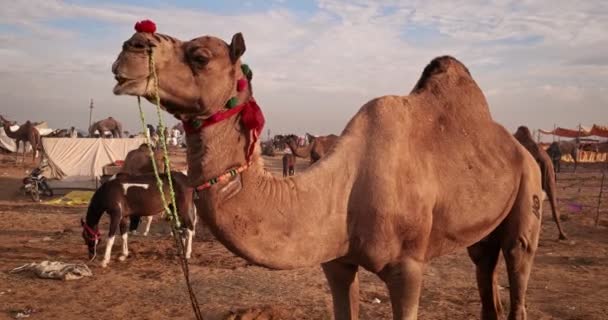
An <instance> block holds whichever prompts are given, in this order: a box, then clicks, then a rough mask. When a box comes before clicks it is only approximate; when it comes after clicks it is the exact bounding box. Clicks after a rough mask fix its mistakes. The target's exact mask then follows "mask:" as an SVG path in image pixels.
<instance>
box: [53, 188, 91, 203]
mask: <svg viewBox="0 0 608 320" xmlns="http://www.w3.org/2000/svg"><path fill="white" fill-rule="evenodd" d="M93 193H94V192H93V191H70V192H68V193H67V194H66V195H64V196H63V197H60V198H57V199H53V200H49V201H47V202H45V204H56V205H62V206H78V205H87V204H89V202H90V201H91V198H92V197H93Z"/></svg>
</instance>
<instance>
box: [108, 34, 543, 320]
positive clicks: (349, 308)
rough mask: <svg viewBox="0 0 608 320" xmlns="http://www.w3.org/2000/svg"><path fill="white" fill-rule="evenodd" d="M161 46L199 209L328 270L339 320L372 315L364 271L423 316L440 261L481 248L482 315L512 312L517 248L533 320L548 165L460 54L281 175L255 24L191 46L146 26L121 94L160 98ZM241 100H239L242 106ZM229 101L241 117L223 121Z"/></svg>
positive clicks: (265, 256) (226, 226) (519, 315)
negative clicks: (495, 116) (429, 279)
mask: <svg viewBox="0 0 608 320" xmlns="http://www.w3.org/2000/svg"><path fill="white" fill-rule="evenodd" d="M148 52H151V53H150V54H152V55H153V59H155V62H156V74H157V75H158V78H159V80H160V88H159V90H158V97H159V98H160V101H161V105H162V106H163V108H164V109H165V110H167V111H168V112H170V113H171V114H173V115H174V116H176V117H178V118H180V119H182V121H184V122H185V124H188V128H189V129H188V130H186V131H187V137H186V139H187V145H188V149H187V155H188V171H189V172H188V177H189V179H191V180H190V182H191V184H192V185H196V186H198V187H197V193H198V195H199V199H197V200H196V205H197V211H198V213H199V214H200V215H201V217H202V218H203V219H204V221H205V223H207V224H208V225H209V227H210V229H211V231H212V232H213V233H214V235H215V236H216V237H217V239H218V240H219V241H221V242H222V243H223V244H224V245H225V246H226V247H227V248H228V249H230V250H231V251H232V252H234V253H236V254H237V255H239V256H241V257H243V258H245V259H247V260H249V261H251V262H253V263H256V264H258V265H262V266H265V267H268V268H273V269H293V268H299V267H306V266H312V265H315V264H322V267H323V270H324V272H325V274H326V277H327V280H328V283H329V286H330V288H331V292H332V297H333V303H334V313H335V318H336V319H338V320H340V319H357V318H358V313H359V306H358V305H359V280H358V276H357V271H358V268H359V267H363V268H365V269H367V270H369V271H371V272H374V273H376V274H377V275H378V276H380V278H381V279H382V280H383V281H384V282H385V283H386V285H387V287H388V291H389V295H390V299H391V305H392V308H393V318H394V319H416V318H417V314H418V303H419V297H420V290H421V288H422V278H423V277H422V275H423V272H424V269H425V266H426V265H427V263H428V262H429V261H430V260H431V259H432V258H434V257H437V256H440V255H444V254H447V253H450V252H454V251H455V250H457V249H459V248H463V247H467V248H468V250H469V255H470V256H471V258H472V260H473V261H474V263H475V265H476V268H477V269H476V272H477V282H478V286H479V293H480V295H481V301H482V318H483V319H497V318H499V317H500V314H501V313H502V306H501V303H500V297H499V291H498V286H497V279H496V277H497V272H496V264H497V261H498V255H499V252H500V251H501V250H502V252H503V255H504V258H505V259H504V260H505V262H506V265H507V271H508V274H509V291H510V297H511V303H510V315H509V318H510V319H525V318H526V299H525V298H526V289H527V285H528V279H529V276H530V271H531V269H532V262H533V258H534V255H535V252H536V249H537V245H538V238H539V231H540V222H541V215H540V212H541V210H542V202H541V200H540V199H541V197H542V192H543V191H542V186H541V176H540V171H539V170H538V167H537V164H536V162H535V161H534V158H533V157H532V156H531V155H530V154H529V152H527V151H526V150H525V149H524V147H523V146H521V145H520V144H519V143H518V142H517V141H516V140H515V138H514V137H513V136H512V135H511V134H510V133H509V132H508V131H507V130H506V129H505V128H504V127H502V126H501V125H499V124H497V123H496V122H494V121H493V120H492V118H491V115H490V111H489V107H488V105H487V102H486V99H485V97H484V95H483V93H482V92H481V90H480V89H479V87H478V86H477V84H476V83H475V81H474V80H473V78H472V77H471V75H470V73H469V71H468V70H467V68H466V67H465V66H464V65H463V64H461V63H460V62H459V61H457V60H456V59H454V58H452V57H447V56H446V57H439V58H436V59H434V60H432V61H431V63H430V64H429V65H428V66H427V67H426V68H425V69H424V71H423V73H422V76H421V78H420V80H419V81H418V83H417V84H416V86H415V87H414V89H413V90H412V92H411V93H410V94H409V95H407V96H383V97H379V98H376V99H373V100H371V101H369V102H367V103H366V104H365V105H363V106H362V108H361V109H360V110H359V112H357V114H355V115H354V117H353V118H352V119H351V120H350V121H349V123H348V124H347V126H346V128H345V129H344V130H343V131H342V134H341V135H340V138H339V139H338V141H337V142H336V145H335V146H334V148H332V150H331V151H330V152H329V153H328V154H327V155H326V156H324V157H323V158H322V159H321V160H320V161H319V162H317V163H316V165H315V166H314V167H312V168H311V169H310V170H306V171H305V172H303V173H301V174H299V175H296V176H293V177H288V178H280V177H275V176H273V175H272V174H271V173H269V172H267V171H266V170H265V168H264V163H263V159H262V157H261V156H260V151H259V142H255V141H256V140H255V138H256V137H257V136H258V135H259V134H260V131H261V127H262V126H263V121H262V119H261V118H260V115H261V111H260V110H259V109H257V104H256V102H255V100H254V99H253V96H252V90H251V73H250V72H248V71H249V69H248V68H247V67H244V66H242V65H241V61H240V57H241V55H242V54H243V53H244V52H245V42H244V39H243V36H242V35H241V34H240V33H237V34H235V35H234V36H233V38H232V42H231V43H230V44H227V43H226V42H224V41H223V40H221V39H219V38H216V37H212V36H204V37H199V38H195V39H193V40H190V41H180V40H178V39H175V38H172V37H169V36H166V35H161V34H157V33H145V32H137V33H135V34H134V35H133V36H132V37H131V38H130V39H128V40H127V41H125V42H124V44H123V49H122V52H121V53H120V55H119V56H118V58H117V60H116V61H115V62H114V64H113V66H112V71H113V73H114V76H115V79H116V80H117V84H116V86H115V87H114V90H113V91H114V93H115V94H117V95H133V96H143V97H145V98H146V99H147V100H148V101H151V102H153V101H154V100H155V99H154V97H156V95H157V92H156V91H155V90H154V89H153V88H154V86H153V85H152V84H151V83H152V82H151V81H153V77H152V76H151V73H150V70H149V68H150V66H149V64H148V59H146V54H147V53H148ZM245 78H246V80H245ZM243 80H245V81H246V82H245V83H244V84H245V85H243V82H244V81H243ZM239 89H240V90H239ZM233 97H236V102H237V107H235V108H232V109H229V108H227V107H226V106H227V105H228V102H230V101H234V100H235V99H232V98H233ZM233 110H236V111H233ZM228 111H232V112H235V113H237V112H238V114H236V115H235V114H233V113H232V112H230V113H228V114H232V116H226V118H225V119H223V120H222V121H219V122H214V121H215V120H217V118H215V117H214V118H210V117H211V116H212V115H216V116H222V115H225V114H221V112H228ZM201 121H202V122H203V124H205V123H206V124H209V123H213V125H207V126H204V127H203V126H202V125H200V124H201ZM253 143H255V144H253ZM252 144H253V145H252ZM252 146H253V147H254V148H253V149H251V148H250V147H252ZM251 150H253V152H252V153H251ZM446 154H451V155H452V157H451V159H450V161H445V157H444V155H446ZM380 155H381V156H380ZM237 167H238V169H240V170H238V171H229V170H233V169H235V168H237ZM220 176H221V177H222V179H218V182H217V183H211V181H214V179H215V178H216V177H220Z"/></svg>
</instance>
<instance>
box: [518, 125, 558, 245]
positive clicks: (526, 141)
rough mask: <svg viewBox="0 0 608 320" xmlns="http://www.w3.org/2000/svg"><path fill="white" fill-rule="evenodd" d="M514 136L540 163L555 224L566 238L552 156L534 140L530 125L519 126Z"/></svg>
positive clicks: (544, 187)
mask: <svg viewBox="0 0 608 320" xmlns="http://www.w3.org/2000/svg"><path fill="white" fill-rule="evenodd" d="M513 136H515V139H517V141H519V143H521V144H522V145H523V146H524V147H525V148H526V150H528V152H530V154H531V155H532V156H533V157H534V159H535V160H536V163H538V166H539V167H540V173H541V178H542V182H543V190H544V191H545V193H546V194H547V198H548V199H549V203H550V204H551V213H552V214H553V220H555V224H556V225H557V231H558V232H559V239H560V240H566V233H565V232H564V230H563V229H562V225H561V223H560V221H559V214H558V212H557V200H556V197H557V195H556V193H557V184H556V180H555V171H554V169H553V164H552V162H551V158H550V157H549V155H548V154H547V152H546V151H545V150H544V149H543V148H541V147H539V146H538V144H536V142H534V138H533V137H532V133H531V132H530V129H528V127H526V126H520V127H518V128H517V131H516V132H515V134H514V135H513Z"/></svg>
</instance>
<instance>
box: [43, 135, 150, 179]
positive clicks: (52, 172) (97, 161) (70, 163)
mask: <svg viewBox="0 0 608 320" xmlns="http://www.w3.org/2000/svg"><path fill="white" fill-rule="evenodd" d="M144 142H145V139H143V138H122V139H101V138H97V139H93V138H80V139H75V138H45V139H42V145H43V147H44V154H45V157H46V159H47V161H48V165H49V167H48V168H47V169H46V171H45V176H47V177H49V178H55V179H60V180H62V181H64V182H78V181H80V182H83V181H84V182H86V181H88V182H91V181H93V182H94V181H95V180H96V179H97V178H99V177H100V176H102V175H103V167H104V166H105V165H108V164H111V163H114V162H115V161H116V160H124V159H125V157H126V156H127V153H129V151H131V150H133V149H136V148H137V147H139V146H140V145H141V144H142V143H144Z"/></svg>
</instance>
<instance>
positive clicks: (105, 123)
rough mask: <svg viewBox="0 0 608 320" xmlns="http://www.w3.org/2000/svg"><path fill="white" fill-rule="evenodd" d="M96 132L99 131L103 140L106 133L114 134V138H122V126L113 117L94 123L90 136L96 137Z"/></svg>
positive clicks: (90, 129)
mask: <svg viewBox="0 0 608 320" xmlns="http://www.w3.org/2000/svg"><path fill="white" fill-rule="evenodd" d="M95 131H99V136H100V137H101V138H105V137H106V135H105V132H106V131H110V132H112V137H113V138H122V124H121V123H120V122H119V121H118V120H116V119H114V118H112V117H108V118H106V119H102V120H99V121H97V122H95V123H93V124H92V125H91V127H90V128H89V136H90V137H94V136H95Z"/></svg>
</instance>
